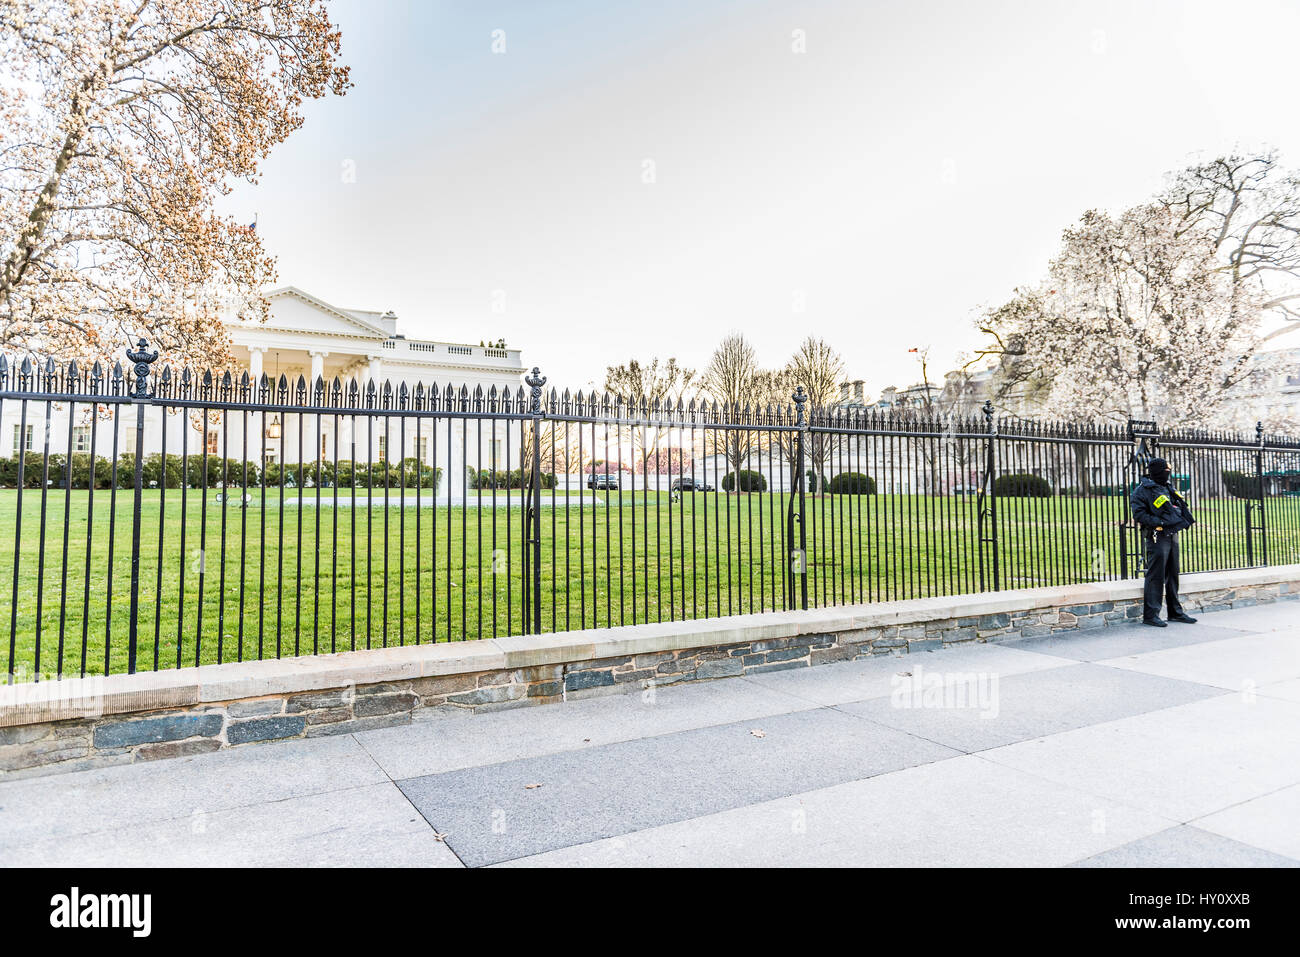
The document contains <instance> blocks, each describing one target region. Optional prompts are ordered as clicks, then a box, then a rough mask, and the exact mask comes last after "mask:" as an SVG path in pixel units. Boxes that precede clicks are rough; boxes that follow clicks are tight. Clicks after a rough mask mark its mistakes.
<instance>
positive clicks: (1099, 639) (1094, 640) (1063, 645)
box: [1004, 621, 1255, 661]
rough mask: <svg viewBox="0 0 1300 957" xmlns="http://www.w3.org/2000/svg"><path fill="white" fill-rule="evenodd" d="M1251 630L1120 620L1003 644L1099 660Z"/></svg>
mask: <svg viewBox="0 0 1300 957" xmlns="http://www.w3.org/2000/svg"><path fill="white" fill-rule="evenodd" d="M1251 634H1255V632H1253V631H1247V630H1246V629H1244V628H1229V627H1226V626H1223V625H1207V624H1203V623H1201V622H1200V621H1198V622H1197V623H1196V624H1195V625H1179V624H1172V625H1169V626H1168V627H1167V628H1152V627H1150V626H1149V625H1142V624H1136V623H1134V624H1124V625H1119V626H1116V627H1112V628H1102V629H1099V630H1096V631H1075V632H1062V633H1060V634H1055V635H1042V636H1040V637H1037V638H1016V639H1014V640H1012V641H1008V642H1005V643H1004V644H1005V645H1006V646H1007V647H1009V648H1017V649H1019V650H1020V651H1034V652H1037V653H1038V654H1041V655H1055V656H1057V657H1061V658H1070V659H1073V660H1074V661H1101V660H1102V659H1105V658H1121V657H1124V656H1127V655H1144V654H1147V653H1148V652H1152V651H1163V650H1164V649H1166V648H1182V647H1184V646H1186V645H1196V644H1200V643H1201V642H1205V641H1222V640H1223V639H1225V638H1236V637H1238V636H1240V635H1251Z"/></svg>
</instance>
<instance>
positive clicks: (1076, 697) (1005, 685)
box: [840, 663, 1223, 752]
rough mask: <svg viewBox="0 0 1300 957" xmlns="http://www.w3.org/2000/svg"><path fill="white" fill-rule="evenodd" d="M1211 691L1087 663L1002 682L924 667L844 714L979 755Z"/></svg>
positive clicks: (1212, 693)
mask: <svg viewBox="0 0 1300 957" xmlns="http://www.w3.org/2000/svg"><path fill="white" fill-rule="evenodd" d="M1222 693H1223V692H1222V691H1221V690H1220V689H1218V688H1211V687H1208V686H1206V685H1198V684H1192V683H1190V682H1186V681H1175V680H1172V679H1169V678H1162V677H1158V676H1156V675H1147V674H1142V673H1140V672H1125V671H1120V670H1117V669H1115V668H1105V667H1101V666H1099V665H1093V664H1086V663H1080V664H1073V665H1067V666H1065V667H1061V668H1051V669H1048V670H1045V671H1030V672H1026V673H1023V674H1019V675H1009V676H1007V677H1005V678H1003V677H1000V676H997V675H994V676H992V680H990V678H989V676H987V675H983V674H981V673H979V672H963V671H956V670H952V669H948V668H943V669H939V668H932V669H931V670H929V671H926V672H918V673H917V674H915V675H914V676H913V677H912V678H911V679H908V682H907V683H900V685H899V688H898V692H897V693H896V694H894V695H891V696H890V697H888V698H874V699H872V700H870V701H859V702H853V703H850V704H845V705H841V706H840V708H841V709H842V710H844V711H847V712H849V713H850V714H857V715H861V716H862V717H864V718H870V719H871V720H873V721H877V722H879V723H880V724H883V725H887V726H888V727H891V728H896V729H897V730H899V731H906V732H908V733H909V734H915V735H918V736H920V737H923V738H926V739H927V740H930V741H936V742H938V743H939V744H944V745H947V746H948V747H950V748H956V749H957V750H959V751H966V752H972V751H983V750H985V749H987V748H996V747H1001V746H1003V745H1007V744H1014V743H1015V742H1017V741H1025V740H1027V739H1030V738H1039V737H1044V736H1046V735H1050V734H1057V733H1059V732H1062V731H1069V730H1071V729H1073V728H1082V727H1086V726H1088V725H1093V724H1100V723H1101V722H1104V721H1111V720H1114V719H1116V718H1123V717H1128V716H1129V715H1134V714H1143V713H1145V712H1148V711H1154V710H1156V709H1158V708H1169V707H1173V706H1175V705H1181V704H1186V703H1188V702H1189V701H1199V700H1201V699H1203V698H1209V697H1213V696H1216V695H1220V694H1222Z"/></svg>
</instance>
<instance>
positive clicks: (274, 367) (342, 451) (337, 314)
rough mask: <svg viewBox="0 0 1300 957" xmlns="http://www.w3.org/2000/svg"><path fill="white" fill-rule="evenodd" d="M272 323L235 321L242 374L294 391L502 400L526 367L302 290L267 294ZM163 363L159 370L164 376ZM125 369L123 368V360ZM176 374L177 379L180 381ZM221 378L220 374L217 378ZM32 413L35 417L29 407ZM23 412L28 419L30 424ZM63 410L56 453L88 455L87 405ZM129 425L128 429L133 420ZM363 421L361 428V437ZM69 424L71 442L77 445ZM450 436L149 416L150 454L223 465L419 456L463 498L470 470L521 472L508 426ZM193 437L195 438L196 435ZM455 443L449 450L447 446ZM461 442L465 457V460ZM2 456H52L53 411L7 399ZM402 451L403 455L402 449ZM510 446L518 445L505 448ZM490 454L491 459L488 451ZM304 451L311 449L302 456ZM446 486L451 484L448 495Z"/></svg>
mask: <svg viewBox="0 0 1300 957" xmlns="http://www.w3.org/2000/svg"><path fill="white" fill-rule="evenodd" d="M267 298H268V299H269V301H270V307H271V308H270V317H269V319H268V320H267V321H266V322H265V323H261V322H242V321H239V320H235V319H231V320H229V321H228V322H227V325H228V329H229V332H230V337H231V341H232V352H233V353H234V357H235V360H236V368H235V369H233V370H231V371H232V372H234V373H235V375H236V377H237V376H238V374H239V373H240V372H242V371H244V370H247V371H248V372H249V374H250V377H251V378H252V379H253V381H254V382H257V381H260V377H261V376H262V374H263V373H265V374H266V375H267V376H268V377H269V378H270V379H271V380H273V381H274V382H278V381H279V380H280V377H281V376H284V377H285V378H286V379H287V381H288V382H289V383H290V386H291V388H292V387H293V386H295V385H296V384H297V382H298V380H299V377H302V378H304V379H305V380H306V381H307V382H308V384H309V388H310V387H311V384H313V383H315V382H316V380H317V378H318V377H323V378H324V380H325V383H326V385H327V388H332V387H333V383H334V380H335V379H336V378H337V379H339V380H340V381H341V383H342V384H343V387H344V390H345V391H346V389H347V388H348V386H349V384H350V382H351V381H352V380H355V381H356V382H357V384H358V387H359V388H360V389H362V390H365V389H366V387H367V385H368V383H369V382H370V381H371V380H373V381H374V383H375V385H376V388H377V389H380V390H382V389H383V386H384V384H385V383H386V382H388V383H391V384H392V387H393V389H394V390H395V391H396V390H397V389H398V388H399V386H400V384H401V383H405V384H406V385H407V386H408V387H409V388H410V389H412V390H414V388H415V386H416V385H417V384H422V385H423V386H424V387H425V389H426V390H427V389H429V388H430V387H434V386H436V387H437V388H439V389H445V388H446V387H447V386H448V385H449V384H450V385H453V386H454V387H456V388H457V389H459V388H460V387H461V386H462V385H463V386H466V387H467V388H468V390H469V392H470V393H471V394H473V393H474V391H475V389H476V388H478V387H482V389H483V391H484V392H487V391H488V390H489V389H491V388H492V387H493V386H495V387H496V389H497V390H498V392H500V391H501V390H509V391H510V392H511V393H514V392H515V391H516V390H518V389H519V387H520V384H521V378H520V377H521V374H522V372H523V364H522V362H521V360H520V354H519V350H518V349H507V348H504V347H497V346H491V345H488V346H485V345H471V344H468V343H461V342H454V341H442V340H429V339H408V338H406V337H405V336H404V335H402V334H401V333H400V332H399V331H398V318H397V316H395V315H394V314H393V313H392V312H383V313H381V312H376V311H369V310H358V309H343V308H340V307H338V306H334V305H331V304H330V303H328V302H325V301H324V300H323V299H319V298H317V297H316V296H313V295H311V294H310V293H307V292H304V291H303V290H301V289H297V288H295V287H293V286H288V287H285V288H282V289H276V290H274V291H272V292H270V293H268V294H267ZM165 362H166V357H162V358H161V359H160V360H159V362H158V363H157V364H156V365H155V366H154V368H153V370H152V371H153V373H154V376H155V379H156V378H157V374H158V373H159V372H160V369H161V366H162V365H163V364H164V363H165ZM124 365H125V363H124ZM177 371H178V370H173V374H175V373H176V372H177ZM214 371H215V370H214ZM24 405H25V406H26V408H25V410H24V409H23V406H24ZM24 411H25V420H24V418H23V416H24ZM71 411H72V420H71V422H70V421H69V409H68V408H67V407H66V406H59V405H57V404H56V406H55V408H54V410H53V411H52V413H51V415H50V420H49V429H48V449H49V451H50V452H51V453H66V452H68V451H69V445H70V446H71V451H72V452H75V453H85V452H89V451H90V444H91V439H92V429H91V424H90V416H89V415H88V414H87V412H88V410H87V409H86V408H83V407H81V406H78V407H77V408H75V409H73V410H71ZM128 418H129V419H131V421H130V422H127V421H125V420H126V419H128ZM354 418H355V431H354ZM69 425H71V443H69ZM116 425H117V428H118V430H119V431H118V433H117V442H118V446H117V447H118V452H119V454H121V453H128V452H134V451H135V442H134V440H135V436H134V429H133V427H134V418H133V417H131V416H129V415H128V416H119V417H118V422H117V423H116ZM451 428H452V432H451V434H450V435H449V433H448V423H447V421H446V420H445V419H443V420H439V421H438V423H437V424H436V429H437V434H436V441H437V446H436V447H435V444H434V443H435V431H434V430H435V423H434V422H433V420H431V419H429V418H419V419H417V418H415V417H410V416H408V417H405V419H404V421H403V417H401V416H398V415H396V414H394V415H392V416H389V417H387V421H386V420H385V417H382V416H379V417H377V416H356V417H353V416H351V415H348V414H338V415H332V414H330V413H328V412H326V413H324V414H321V415H316V414H302V415H297V414H290V415H287V416H285V417H284V421H280V417H279V416H277V415H269V414H267V415H264V414H262V413H257V412H231V413H229V414H227V415H226V416H225V417H224V419H222V420H220V421H216V422H214V421H213V419H212V417H209V421H208V424H207V425H206V427H205V425H204V423H203V422H202V416H201V414H197V413H196V414H189V415H186V414H177V413H176V412H174V411H173V412H170V413H169V412H167V411H164V410H163V409H161V408H156V407H154V408H150V409H149V410H148V412H147V413H146V423H145V439H144V447H145V453H146V455H149V454H153V453H157V452H160V451H162V450H163V449H164V447H165V449H166V451H167V453H168V455H179V454H181V453H182V450H184V451H185V452H187V453H188V454H190V455H196V454H201V453H202V452H203V450H204V449H206V451H207V453H208V454H210V455H216V456H220V457H224V458H235V459H241V460H243V459H247V460H248V461H251V462H255V463H260V462H261V461H263V460H265V461H266V462H268V463H269V462H279V461H283V462H286V463H296V462H299V461H302V462H308V463H310V462H315V461H317V457H318V456H319V458H320V459H321V460H322V461H331V462H332V461H333V460H334V458H335V456H336V454H337V457H338V458H339V459H341V460H342V459H351V460H355V461H357V462H376V463H377V462H384V461H387V462H393V463H396V462H397V461H399V460H400V459H403V458H418V459H420V460H421V461H422V462H423V463H424V464H427V465H434V464H436V465H437V466H438V467H439V468H440V469H441V470H442V473H443V475H444V478H446V477H448V476H452V477H454V480H453V481H450V482H448V483H447V484H448V485H450V486H451V488H452V489H453V492H454V493H458V492H459V490H460V487H461V484H462V483H461V482H460V481H459V479H460V477H461V475H462V473H463V472H464V470H465V466H466V464H469V465H470V466H472V467H478V468H492V467H499V468H504V467H505V465H506V458H507V456H509V460H510V465H511V467H516V468H517V467H518V465H519V461H518V448H519V430H518V428H517V427H516V428H515V429H514V430H513V431H512V432H511V434H510V437H509V439H507V436H506V431H505V428H504V426H502V425H498V426H495V427H489V428H485V429H484V430H483V435H482V436H481V437H480V436H479V435H478V431H479V430H478V427H477V425H476V424H474V425H471V427H470V430H469V432H468V433H465V430H464V427H463V425H462V423H461V422H459V421H454V422H453V423H452V425H451ZM186 429H188V430H189V431H188V433H187V432H186ZM113 430H114V423H113V422H111V421H107V420H103V419H101V420H100V421H99V422H98V423H97V425H96V427H95V430H94V441H95V454H96V456H97V457H108V456H110V455H111V454H112V448H113V438H114V436H113ZM449 438H450V441H448V440H449ZM462 442H464V445H465V451H464V454H463V455H462V453H461V448H462ZM0 443H3V446H0V454H3V455H5V456H16V455H17V453H18V451H19V449H20V448H23V447H25V448H26V449H27V450H28V451H30V452H36V453H42V452H44V451H46V448H47V444H46V443H47V438H46V423H45V404H44V403H43V402H40V401H28V402H26V403H20V402H18V401H13V400H10V401H6V402H4V403H3V408H2V409H0ZM399 444H400V445H401V448H400V449H399V448H398V445H399ZM507 445H510V446H512V448H510V449H507V447H506V446H507ZM480 448H482V450H483V451H482V453H481V454H480V453H479V449H480ZM300 450H301V451H300ZM445 487H447V486H446V485H444V488H445Z"/></svg>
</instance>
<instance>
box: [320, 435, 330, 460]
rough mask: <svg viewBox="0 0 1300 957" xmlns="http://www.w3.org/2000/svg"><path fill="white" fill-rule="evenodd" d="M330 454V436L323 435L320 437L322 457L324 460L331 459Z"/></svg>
mask: <svg viewBox="0 0 1300 957" xmlns="http://www.w3.org/2000/svg"><path fill="white" fill-rule="evenodd" d="M329 454H330V450H329V436H328V435H322V436H321V437H320V457H321V458H323V459H327V458H329Z"/></svg>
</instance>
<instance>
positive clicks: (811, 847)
mask: <svg viewBox="0 0 1300 957" xmlns="http://www.w3.org/2000/svg"><path fill="white" fill-rule="evenodd" d="M1171 823H1172V822H1170V821H1169V820H1168V819H1167V818H1163V817H1160V816H1158V815H1154V814H1150V813H1148V812H1145V811H1141V810H1137V809H1135V808H1132V807H1130V806H1127V805H1125V804H1123V803H1121V802H1118V801H1113V800H1107V799H1104V798H1098V797H1095V796H1094V795H1091V794H1088V793H1087V792H1085V791H1081V790H1078V789H1075V788H1070V787H1066V786H1063V785H1059V784H1054V783H1052V782H1050V781H1045V780H1043V779H1042V778H1040V777H1037V776H1036V775H1033V774H1028V773H1026V772H1022V771H1016V770H1013V769H1010V768H1006V767H1002V766H998V765H995V764H991V763H989V762H987V761H984V760H983V759H982V758H979V757H977V756H963V757H959V758H953V759H952V760H948V761H941V762H939V763H936V764H927V765H924V766H922V767H914V768H910V769H908V770H901V771H896V772H893V773H890V774H882V775H879V776H877V777H873V778H870V779H868V780H863V781H853V782H848V783H845V784H840V785H836V786H833V787H827V788H821V789H817V790H812V791H807V792H803V793H801V794H795V795H790V796H787V797H783V798H779V799H776V800H772V801H768V802H765V803H762V804H756V805H753V806H748V807H742V808H736V809H734V810H729V811H725V812H722V813H717V814H711V815H707V816H702V817H696V818H691V819H689V820H685V821H680V822H677V823H673V824H668V825H664V826H661V827H656V828H651V829H647V830H642V831H637V832H635V833H631V834H623V835H620V836H617V837H612V838H608V839H605V840H601V841H596V842H592V843H589V844H583V845H580V846H576V847H566V848H563V849H559V850H555V851H551V852H549V853H545V854H542V855H538V856H535V857H530V858H525V859H522V860H516V861H513V862H511V863H512V864H513V865H516V866H564V867H573V866H585V867H672V866H683V867H753V866H765V867H768V866H776V867H781V866H786V867H818V866H827V867H906V866H912V867H916V866H921V867H925V866H942V867H981V868H985V867H1023V866H1051V865H1063V864H1068V863H1070V862H1072V861H1075V860H1078V859H1079V858H1080V857H1084V856H1090V855H1093V854H1097V853H1100V852H1102V851H1104V850H1108V849H1110V848H1112V847H1116V846H1119V845H1122V844H1126V843H1128V842H1130V841H1132V840H1135V839H1137V838H1140V837H1144V836H1146V835H1148V834H1152V833H1156V832H1158V831H1161V830H1164V829H1166V828H1168V827H1169V826H1170V825H1171Z"/></svg>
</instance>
